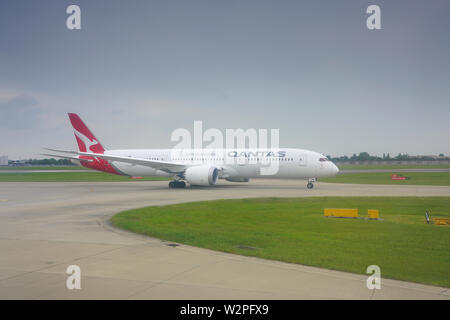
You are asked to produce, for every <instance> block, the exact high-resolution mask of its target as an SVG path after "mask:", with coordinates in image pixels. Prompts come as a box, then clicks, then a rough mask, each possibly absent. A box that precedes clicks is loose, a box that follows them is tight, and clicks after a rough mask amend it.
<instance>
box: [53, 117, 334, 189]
mask: <svg viewBox="0 0 450 320" xmlns="http://www.w3.org/2000/svg"><path fill="white" fill-rule="evenodd" d="M69 119H70V122H71V123H72V126H73V129H74V134H75V139H76V141H77V144H78V151H68V150H60V149H49V148H47V150H50V151H54V152H58V153H63V154H64V155H55V154H45V155H47V156H55V157H60V158H65V159H71V160H76V161H77V162H79V163H80V164H81V165H82V166H83V167H86V168H90V169H94V170H98V171H103V172H108V173H111V174H118V175H124V176H130V177H137V176H139V177H144V176H159V177H171V178H173V180H172V181H170V182H169V188H185V187H186V183H188V184H189V185H194V186H212V185H215V184H216V183H217V180H218V179H225V180H227V181H232V182H248V181H250V178H274V179H304V180H308V183H307V188H308V189H311V188H313V182H314V181H316V179H317V178H322V177H331V176H335V175H336V174H337V173H338V171H339V169H338V168H337V167H336V166H335V165H334V164H333V163H332V162H331V161H330V160H328V158H327V157H325V156H324V155H322V154H320V153H317V152H314V151H309V150H302V149H292V148H278V149H127V150H106V149H105V148H104V147H103V146H102V144H101V143H100V141H99V140H98V139H97V138H96V137H95V136H94V134H93V133H92V132H91V131H90V130H89V129H88V127H87V126H86V125H85V124H84V122H83V121H82V120H81V118H80V117H79V116H78V115H77V114H75V113H69ZM71 155H73V156H71ZM273 168H275V170H272V169H273Z"/></svg>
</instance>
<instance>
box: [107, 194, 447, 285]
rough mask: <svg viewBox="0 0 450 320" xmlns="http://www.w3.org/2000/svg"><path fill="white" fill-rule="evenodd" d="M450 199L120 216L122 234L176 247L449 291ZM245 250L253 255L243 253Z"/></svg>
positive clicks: (229, 206) (250, 202) (329, 200)
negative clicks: (376, 274)
mask: <svg viewBox="0 0 450 320" xmlns="http://www.w3.org/2000/svg"><path fill="white" fill-rule="evenodd" d="M327 207H329V208H330V207H331V208H333V207H338V208H358V209H359V212H360V216H367V209H379V210H380V217H381V218H383V219H384V221H374V220H360V219H337V218H325V217H324V216H323V209H324V208H327ZM425 210H431V211H430V212H431V214H432V216H441V217H449V218H450V197H421V198H419V197H308V198H257V199H243V200H217V201H204V202H193V203H184V204H177V205H169V206H160V207H147V208H142V209H135V210H129V211H125V212H121V213H119V214H117V215H115V216H114V217H113V218H112V223H113V224H114V225H116V226H118V227H120V228H123V229H127V230H131V231H134V232H137V233H141V234H145V235H148V236H152V237H156V238H161V239H165V240H169V241H174V242H178V243H185V244H189V245H193V246H198V247H203V248H208V249H212V250H218V251H224V252H231V253H236V254H242V255H246V256H255V257H261V258H266V259H274V260H280V261H286V262H291V263H298V264H303V265H310V266H317V267H323V268H328V269H334V270H342V271H348V272H354V273H359V274H365V271H366V268H367V266H369V265H372V264H376V265H378V266H380V268H381V273H382V277H386V278H394V279H401V280H406V281H413V282H420V283H426V284H431V285H440V286H445V287H450V227H447V226H437V225H427V224H426V223H425V217H424V213H425ZM238 246H248V247H253V248H255V249H241V248H239V247H238Z"/></svg>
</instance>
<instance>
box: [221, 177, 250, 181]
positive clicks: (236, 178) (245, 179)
mask: <svg viewBox="0 0 450 320" xmlns="http://www.w3.org/2000/svg"><path fill="white" fill-rule="evenodd" d="M225 180H227V181H230V182H249V181H250V178H241V177H233V178H225Z"/></svg>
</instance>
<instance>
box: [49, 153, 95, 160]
mask: <svg viewBox="0 0 450 320" xmlns="http://www.w3.org/2000/svg"><path fill="white" fill-rule="evenodd" d="M41 155H43V156H50V157H56V158H62V159H69V160H76V161H82V162H93V161H94V160H92V159H81V158H78V157H71V156H61V155H58V154H49V153H41Z"/></svg>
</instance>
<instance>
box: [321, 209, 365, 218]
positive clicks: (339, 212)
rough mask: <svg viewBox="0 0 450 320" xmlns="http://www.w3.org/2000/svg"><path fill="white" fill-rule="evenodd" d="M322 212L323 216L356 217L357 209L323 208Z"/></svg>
mask: <svg viewBox="0 0 450 320" xmlns="http://www.w3.org/2000/svg"><path fill="white" fill-rule="evenodd" d="M323 214H324V215H325V217H337V218H357V217H358V209H342V208H325V209H323Z"/></svg>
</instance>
